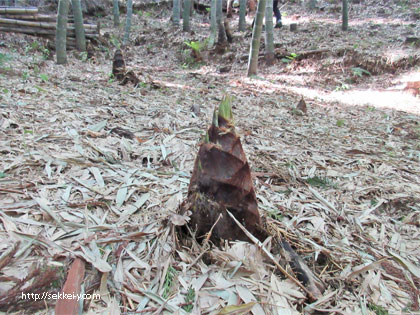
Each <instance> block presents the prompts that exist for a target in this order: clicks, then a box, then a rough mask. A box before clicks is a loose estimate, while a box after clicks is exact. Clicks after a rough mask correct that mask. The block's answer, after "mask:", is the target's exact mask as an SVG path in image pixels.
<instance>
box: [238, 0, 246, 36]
mask: <svg viewBox="0 0 420 315" xmlns="http://www.w3.org/2000/svg"><path fill="white" fill-rule="evenodd" d="M245 15H246V0H239V31H240V32H243V31H245V26H246V25H245Z"/></svg>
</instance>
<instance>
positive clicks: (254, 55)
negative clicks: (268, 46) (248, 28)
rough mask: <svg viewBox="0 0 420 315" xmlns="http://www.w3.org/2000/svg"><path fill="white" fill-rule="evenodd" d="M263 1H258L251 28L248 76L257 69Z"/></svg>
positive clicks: (263, 8) (255, 72)
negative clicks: (252, 27)
mask: <svg viewBox="0 0 420 315" xmlns="http://www.w3.org/2000/svg"><path fill="white" fill-rule="evenodd" d="M265 1H266V0H260V1H258V8H257V15H256V19H255V23H254V29H253V30H252V41H251V48H250V51H249V57H248V77H250V76H252V75H256V74H257V70H258V52H259V50H260V44H261V43H260V39H261V31H262V22H263V19H264V13H265Z"/></svg>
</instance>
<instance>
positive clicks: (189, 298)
mask: <svg viewBox="0 0 420 315" xmlns="http://www.w3.org/2000/svg"><path fill="white" fill-rule="evenodd" d="M194 300H195V290H194V289H193V288H189V289H188V292H187V295H186V296H185V298H184V301H185V303H189V304H188V305H184V306H183V307H182V309H183V310H184V311H186V312H188V313H191V312H192V310H193V308H194V305H193V303H194Z"/></svg>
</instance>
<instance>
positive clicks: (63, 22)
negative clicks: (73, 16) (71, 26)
mask: <svg viewBox="0 0 420 315" xmlns="http://www.w3.org/2000/svg"><path fill="white" fill-rule="evenodd" d="M68 13H69V1H68V0H60V1H59V2H58V16H57V31H56V37H55V48H56V54H57V64H59V65H61V64H65V63H67V53H66V39H67V16H68Z"/></svg>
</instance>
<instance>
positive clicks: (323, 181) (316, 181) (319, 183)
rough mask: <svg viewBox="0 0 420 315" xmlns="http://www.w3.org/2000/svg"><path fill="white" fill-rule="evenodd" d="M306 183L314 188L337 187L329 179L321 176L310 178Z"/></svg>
mask: <svg viewBox="0 0 420 315" xmlns="http://www.w3.org/2000/svg"><path fill="white" fill-rule="evenodd" d="M306 182H307V183H308V184H309V185H311V186H314V187H318V188H328V187H335V186H336V185H335V184H334V183H333V182H331V181H330V180H329V179H328V178H326V177H319V176H314V177H309V178H307V179H306Z"/></svg>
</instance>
